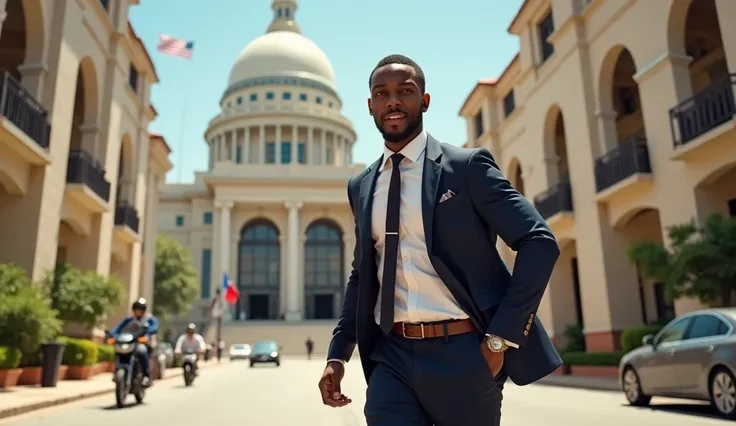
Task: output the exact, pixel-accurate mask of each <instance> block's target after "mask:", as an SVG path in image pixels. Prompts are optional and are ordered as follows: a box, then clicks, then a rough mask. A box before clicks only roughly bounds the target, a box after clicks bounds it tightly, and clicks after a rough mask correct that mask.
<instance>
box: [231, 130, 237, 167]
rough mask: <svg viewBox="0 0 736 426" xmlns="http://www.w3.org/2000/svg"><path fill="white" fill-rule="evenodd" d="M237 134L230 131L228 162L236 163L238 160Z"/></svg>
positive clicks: (234, 131)
mask: <svg viewBox="0 0 736 426" xmlns="http://www.w3.org/2000/svg"><path fill="white" fill-rule="evenodd" d="M237 153H238V132H237V131H236V130H231V131H230V161H231V162H233V163H237V160H238V155H237Z"/></svg>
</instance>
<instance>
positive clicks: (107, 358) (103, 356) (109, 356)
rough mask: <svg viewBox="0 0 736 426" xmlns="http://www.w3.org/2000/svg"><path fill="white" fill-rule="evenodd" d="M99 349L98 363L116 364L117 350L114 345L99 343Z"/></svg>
mask: <svg viewBox="0 0 736 426" xmlns="http://www.w3.org/2000/svg"><path fill="white" fill-rule="evenodd" d="M97 349H98V352H97V362H114V361H115V348H114V347H113V346H112V345H106V344H103V343H98V344H97Z"/></svg>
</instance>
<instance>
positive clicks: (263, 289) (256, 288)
mask: <svg viewBox="0 0 736 426" xmlns="http://www.w3.org/2000/svg"><path fill="white" fill-rule="evenodd" d="M279 236H280V234H279V228H278V227H277V226H276V224H275V223H274V222H273V221H271V220H269V219H266V218H257V219H253V220H251V221H249V222H246V223H245V225H243V227H242V228H241V229H240V239H239V241H238V267H237V270H238V275H237V286H238V290H239V292H240V297H239V298H238V301H237V303H236V310H235V312H234V315H235V319H242V318H243V317H245V318H247V319H253V320H275V319H278V318H279V315H280V306H279V305H280V294H281V242H280V238H279Z"/></svg>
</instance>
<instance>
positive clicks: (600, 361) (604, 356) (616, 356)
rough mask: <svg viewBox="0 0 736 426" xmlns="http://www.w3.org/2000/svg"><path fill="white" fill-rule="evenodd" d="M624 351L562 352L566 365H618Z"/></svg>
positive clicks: (561, 355)
mask: <svg viewBox="0 0 736 426" xmlns="http://www.w3.org/2000/svg"><path fill="white" fill-rule="evenodd" d="M623 355H624V352H623V351H617V352H591V353H588V352H567V353H562V354H560V357H561V358H562V362H563V363H564V364H565V365H590V366H618V363H619V362H620V361H621V357H622V356H623Z"/></svg>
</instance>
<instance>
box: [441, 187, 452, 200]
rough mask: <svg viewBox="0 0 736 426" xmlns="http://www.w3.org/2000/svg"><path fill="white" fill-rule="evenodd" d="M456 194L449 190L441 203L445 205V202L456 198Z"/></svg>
mask: <svg viewBox="0 0 736 426" xmlns="http://www.w3.org/2000/svg"><path fill="white" fill-rule="evenodd" d="M454 196H455V193H454V192H452V190H449V189H448V190H447V192H445V193H444V194H442V196H441V197H440V203H444V202H445V201H447V200H449V199H450V198H452V197H454Z"/></svg>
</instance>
